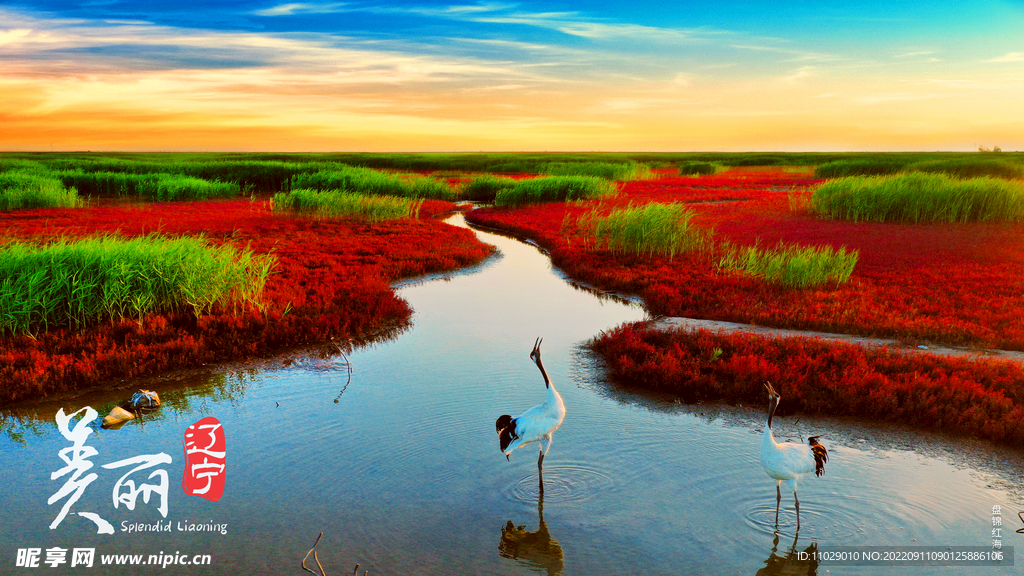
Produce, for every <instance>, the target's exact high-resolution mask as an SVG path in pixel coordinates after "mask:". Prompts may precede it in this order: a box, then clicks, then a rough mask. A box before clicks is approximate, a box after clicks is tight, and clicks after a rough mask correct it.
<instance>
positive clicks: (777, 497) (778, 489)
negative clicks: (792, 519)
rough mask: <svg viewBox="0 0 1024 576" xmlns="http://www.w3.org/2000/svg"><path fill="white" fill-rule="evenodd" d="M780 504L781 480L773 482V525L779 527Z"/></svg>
mask: <svg viewBox="0 0 1024 576" xmlns="http://www.w3.org/2000/svg"><path fill="white" fill-rule="evenodd" d="M780 504H782V481H781V480H779V481H778V482H776V483H775V527H776V528H778V527H779V505H780Z"/></svg>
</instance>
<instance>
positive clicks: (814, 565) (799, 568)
mask: <svg viewBox="0 0 1024 576" xmlns="http://www.w3.org/2000/svg"><path fill="white" fill-rule="evenodd" d="M799 539H800V532H799V531H797V533H796V534H795V535H794V536H793V544H791V545H790V547H789V550H787V551H786V552H785V553H783V554H779V553H778V550H779V533H778V532H775V539H774V540H773V541H772V553H771V556H769V557H768V559H767V560H765V561H764V568H761V569H760V570H758V571H757V576H796V575H800V574H808V575H814V574H817V573H818V560H817V559H816V554H817V552H818V543H817V542H811V545H810V546H808V547H807V548H804V549H803V550H800V551H797V549H796V544H797V540H799Z"/></svg>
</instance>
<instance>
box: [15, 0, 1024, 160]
mask: <svg viewBox="0 0 1024 576" xmlns="http://www.w3.org/2000/svg"><path fill="white" fill-rule="evenodd" d="M995 4H1001V3H995ZM456 8H459V7H449V8H448V9H440V8H425V7H422V6H419V7H418V6H414V5H389V7H387V8H384V7H380V8H378V10H379V11H382V12H383V11H388V12H389V13H391V14H392V15H395V14H398V13H401V14H402V17H403V18H406V19H411V20H416V21H417V22H419V21H420V20H427V21H429V22H431V23H432V24H433V25H434V26H435V27H440V30H442V31H443V34H439V32H438V30H437V29H434V28H432V29H431V33H430V34H425V33H422V32H421V31H419V28H418V27H417V26H411V25H410V28H409V31H408V33H406V32H405V31H403V30H398V32H401V34H394V33H391V34H385V33H384V31H381V30H367V31H365V33H360V31H358V30H346V31H345V33H342V32H338V33H330V32H327V31H324V30H320V29H313V28H311V29H308V30H301V29H288V30H276V31H256V30H252V29H228V28H222V29H211V28H209V27H207V28H200V27H188V26H183V25H170V24H167V23H159V22H155V21H156V20H159V18H153V20H154V22H149V21H146V20H142V19H136V18H131V19H128V18H125V19H112V18H101V17H97V18H94V19H89V18H82V17H80V15H79V16H75V17H71V16H69V17H66V18H57V17H54V16H52V15H50V16H42V15H37V14H35V13H31V12H28V11H20V12H19V11H14V10H11V9H0V16H2V18H0V22H3V23H4V24H0V91H2V93H3V94H4V97H3V99H2V100H0V121H2V123H0V150H8V151H13V150H26V151H32V150H51V149H53V150H86V149H89V150H124V151H191V150H195V151H228V150H232V151H234V150H237V151H257V150H280V151H329V150H338V151H399V150H417V151H470V150H495V151H508V150H595V151H598V150H635V151H672V150H679V151H687V150H720V151H742V150H780V151H784V150H794V151H796V150H808V151H813V150H820V151H841V150H974V149H977V147H978V146H979V145H987V146H993V145H998V146H1000V147H1001V148H1002V149H1004V150H1007V151H1009V150H1014V149H1024V115H1022V114H1020V105H1019V102H1020V101H1022V100H1024V68H1022V66H1021V62H1024V56H1022V54H1024V45H1022V44H1021V40H1020V39H1015V40H1016V44H1015V45H1014V43H1013V42H1012V41H1004V42H1001V43H1000V42H995V41H992V42H991V43H984V44H983V45H979V46H975V47H973V48H972V49H971V50H964V49H956V50H955V51H954V48H953V47H954V46H955V45H956V43H954V42H953V41H952V40H950V41H948V43H947V44H945V45H940V44H939V40H938V39H937V38H938V37H939V34H938V32H937V34H936V38H935V39H933V40H932V43H931V44H930V45H928V46H922V45H910V44H909V43H908V42H905V41H901V40H899V39H894V40H892V41H891V42H890V43H888V44H884V45H875V44H870V45H864V46H861V45H859V44H858V45H857V47H855V48H849V47H846V48H842V49H839V48H833V47H830V46H828V45H822V43H821V42H820V41H817V40H815V39H814V38H807V37H803V36H802V35H800V34H796V33H795V32H794V33H793V34H792V38H789V37H786V36H784V35H783V36H778V37H777V36H771V35H769V34H768V32H769V31H767V30H766V31H764V32H760V31H756V30H754V31H751V30H745V29H742V28H741V27H739V26H738V27H737V28H736V29H732V30H730V29H726V28H724V27H721V26H720V25H715V26H706V27H700V26H694V27H692V28H686V27H681V26H668V25H666V26H663V27H659V26H655V25H652V24H651V23H648V22H643V23H640V22H630V21H628V19H627V17H626V15H622V14H617V15H615V18H616V19H617V20H613V19H612V18H611V17H609V16H602V17H600V18H599V17H596V16H588V15H586V14H584V13H583V12H553V11H552V12H547V11H541V10H535V11H533V10H528V9H527V7H526V6H524V5H488V4H479V5H475V6H467V7H462V8H463V9H461V10H459V9H456ZM346 10H349V7H348V6H347V5H346V4H344V3H330V4H325V3H321V4H314V3H301V4H300V3H295V4H284V3H281V4H277V5H269V6H266V7H262V8H259V9H256V10H255V11H253V12H251V13H249V14H248V17H253V18H260V19H261V22H262V21H269V22H278V21H281V20H288V19H295V18H300V17H308V16H309V15H319V16H321V17H323V18H328V17H331V16H332V15H333V16H337V15H338V14H341V15H344V16H346V17H351V18H353V19H354V18H355V17H354V16H351V15H350V14H347V13H345V11H346ZM1005 10H1006V11H1007V13H1009V14H1011V15H1015V16H1016V17H1017V18H1018V23H1024V20H1021V19H1020V18H1021V11H1020V10H1017V11H1015V12H1014V11H1009V9H1005ZM303 15H306V16H303ZM339 17H340V16H339ZM345 22H348V20H345ZM439 23H443V24H444V26H441V24H439ZM268 27H269V26H268ZM755 32H757V33H755ZM781 32H785V31H781ZM915 40H917V41H921V39H920V38H916V39H915ZM959 40H960V41H962V40H963V39H962V38H960V39H959ZM848 43H849V41H844V42H840V43H837V45H838V44H848Z"/></svg>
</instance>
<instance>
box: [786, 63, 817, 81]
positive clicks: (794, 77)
mask: <svg viewBox="0 0 1024 576" xmlns="http://www.w3.org/2000/svg"><path fill="white" fill-rule="evenodd" d="M813 75H814V68H813V67H811V66H803V67H801V68H800V69H799V70H797V71H796V72H794V73H793V74H790V75H789V76H786V82H790V83H794V82H799V81H800V80H803V79H804V78H810V77H811V76H813Z"/></svg>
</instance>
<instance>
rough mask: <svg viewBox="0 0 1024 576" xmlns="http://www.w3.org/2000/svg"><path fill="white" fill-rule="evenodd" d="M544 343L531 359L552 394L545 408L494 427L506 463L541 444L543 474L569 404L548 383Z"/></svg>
mask: <svg viewBox="0 0 1024 576" xmlns="http://www.w3.org/2000/svg"><path fill="white" fill-rule="evenodd" d="M540 343H541V339H540V338H537V341H536V342H535V343H534V345H533V352H530V359H531V360H533V361H534V362H535V363H536V364H537V368H540V373H541V375H542V376H544V386H545V387H546V388H547V390H548V397H547V398H546V399H545V400H544V403H543V404H540V405H538V406H534V407H533V408H530V409H529V410H527V411H526V412H523V413H522V414H520V415H519V417H517V418H513V417H511V416H509V415H508V414H503V415H501V416H499V417H498V421H497V422H495V423H494V428H495V430H497V432H498V439H499V442H500V446H501V451H502V452H503V453H504V454H505V459H506V460H508V459H509V454H511V453H512V451H513V450H515V449H516V448H519V447H521V446H524V445H526V444H529V443H531V442H537V443H539V445H540V456H539V457H538V458H537V469H538V470H543V464H544V455H545V454H547V453H548V450H550V449H551V442H552V438H551V435H552V434H553V433H554V431H555V430H558V427H559V426H561V425H562V420H563V419H564V418H565V404H564V403H563V402H562V397H561V396H559V395H558V392H557V391H556V390H555V387H554V386H553V385H552V384H551V380H550V379H548V373H547V372H545V371H544V364H543V363H542V362H541V360H540ZM545 439H546V440H547V446H546V447H545V446H544V440H545ZM543 492H544V485H543V484H541V493H543Z"/></svg>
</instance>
